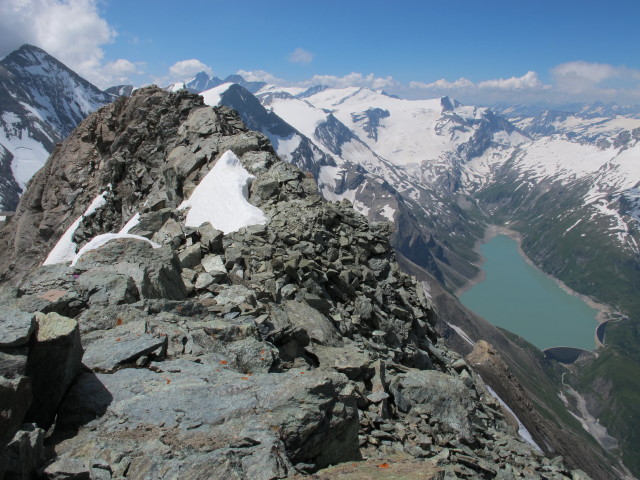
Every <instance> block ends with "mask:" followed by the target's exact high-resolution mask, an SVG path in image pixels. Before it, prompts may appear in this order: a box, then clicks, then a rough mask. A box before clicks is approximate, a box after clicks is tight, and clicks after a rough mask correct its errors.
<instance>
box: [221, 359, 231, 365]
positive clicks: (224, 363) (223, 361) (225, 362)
mask: <svg viewBox="0 0 640 480" xmlns="http://www.w3.org/2000/svg"><path fill="white" fill-rule="evenodd" d="M227 363H229V362H227V361H226V360H220V365H226V364H227Z"/></svg>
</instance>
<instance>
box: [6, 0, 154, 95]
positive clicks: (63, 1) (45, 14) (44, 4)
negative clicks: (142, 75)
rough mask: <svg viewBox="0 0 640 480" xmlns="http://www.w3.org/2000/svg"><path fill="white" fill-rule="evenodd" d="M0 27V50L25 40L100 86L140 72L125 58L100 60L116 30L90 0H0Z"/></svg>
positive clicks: (9, 49)
mask: <svg viewBox="0 0 640 480" xmlns="http://www.w3.org/2000/svg"><path fill="white" fill-rule="evenodd" d="M0 31H1V32H2V35H0V55H6V54H8V53H10V52H12V51H13V50H16V49H17V48H19V47H20V46H21V45H23V44H25V43H29V44H32V45H35V46H37V47H40V48H42V49H44V50H46V51H47V52H48V53H49V54H51V55H53V56H54V57H56V58H57V59H59V60H60V61H61V62H63V63H64V64H65V65H67V66H68V67H69V68H71V69H72V70H74V71H76V72H78V73H79V74H80V75H82V76H83V77H85V78H87V79H88V80H90V81H92V82H93V83H96V84H97V85H98V86H100V87H103V88H104V87H107V86H109V85H112V84H115V83H123V82H124V81H128V80H129V75H131V74H134V73H139V72H141V71H142V68H141V67H142V65H141V64H134V63H133V62H130V61H129V60H125V59H117V60H114V61H110V62H106V63H105V61H104V50H103V46H104V45H106V44H109V43H111V42H113V41H114V40H115V39H116V37H117V32H116V31H115V30H114V29H113V28H112V27H111V26H110V25H109V24H108V23H107V21H106V20H105V19H104V18H102V16H101V15H100V12H99V11H98V7H97V3H96V1H95V0H29V1H24V0H2V1H1V2H0Z"/></svg>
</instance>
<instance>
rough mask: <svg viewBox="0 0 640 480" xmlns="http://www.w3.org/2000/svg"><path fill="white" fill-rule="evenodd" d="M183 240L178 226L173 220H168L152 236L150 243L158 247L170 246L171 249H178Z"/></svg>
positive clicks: (180, 228) (183, 237)
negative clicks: (156, 244)
mask: <svg viewBox="0 0 640 480" xmlns="http://www.w3.org/2000/svg"><path fill="white" fill-rule="evenodd" d="M185 238H186V237H185V234H184V232H183V231H182V227H180V224H179V223H178V222H177V221H175V220H174V219H173V218H170V219H169V220H167V221H166V222H165V223H164V225H163V226H162V228H161V229H160V230H158V231H157V232H156V233H154V234H153V236H152V237H151V241H153V242H155V243H158V244H160V245H170V246H172V247H173V248H178V247H179V246H180V244H181V243H182V242H183V241H184V240H185Z"/></svg>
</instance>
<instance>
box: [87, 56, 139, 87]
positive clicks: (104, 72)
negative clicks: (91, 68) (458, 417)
mask: <svg viewBox="0 0 640 480" xmlns="http://www.w3.org/2000/svg"><path fill="white" fill-rule="evenodd" d="M143 66H144V64H142V63H133V62H130V61H129V60H125V59H124V58H119V59H118V60H115V61H113V62H109V63H107V64H106V65H104V66H103V67H101V68H100V69H98V70H97V71H96V76H100V80H99V82H98V83H100V84H102V85H109V86H112V85H126V84H131V83H133V82H132V81H131V76H132V75H142V74H143V73H144V70H143V69H142V67H143Z"/></svg>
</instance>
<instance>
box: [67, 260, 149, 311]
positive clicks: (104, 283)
mask: <svg viewBox="0 0 640 480" xmlns="http://www.w3.org/2000/svg"><path fill="white" fill-rule="evenodd" d="M78 289H79V290H80V291H81V292H84V293H85V294H86V295H87V296H88V297H89V300H88V303H89V305H100V306H106V305H122V304H126V303H134V302H136V301H138V300H139V299H140V295H139V293H138V288H137V287H136V284H135V282H134V281H133V278H131V277H130V276H129V275H124V274H121V273H117V272H113V271H110V269H109V268H93V269H91V270H88V271H86V272H84V273H83V274H82V275H80V277H78Z"/></svg>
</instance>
